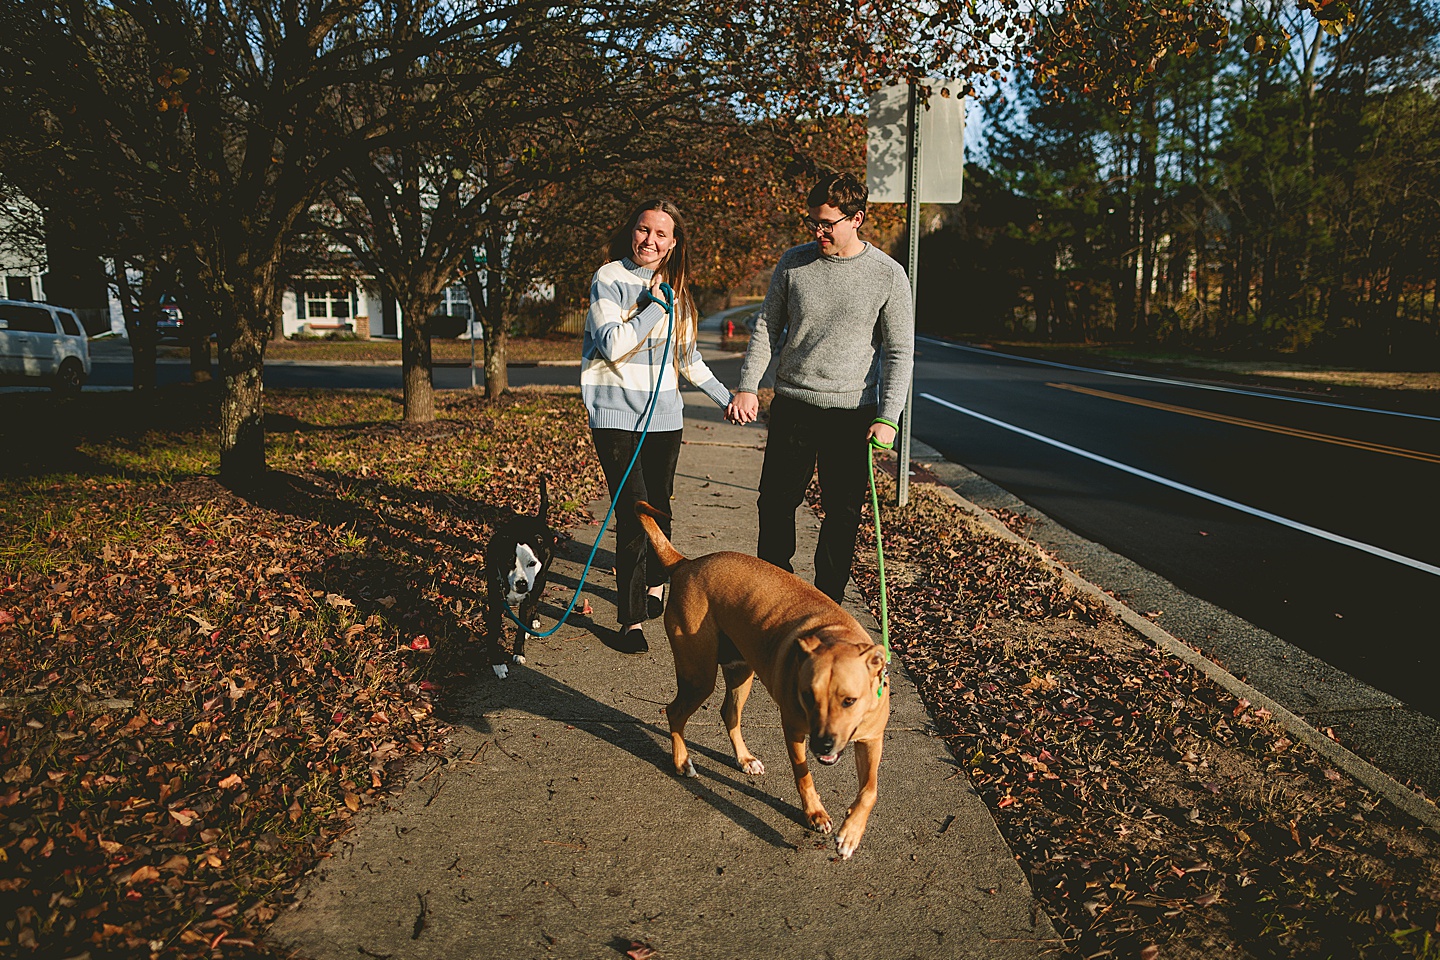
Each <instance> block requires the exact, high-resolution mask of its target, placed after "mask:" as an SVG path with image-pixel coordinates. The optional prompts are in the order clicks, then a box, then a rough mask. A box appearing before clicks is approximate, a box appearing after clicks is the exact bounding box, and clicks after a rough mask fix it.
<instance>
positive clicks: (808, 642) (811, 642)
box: [795, 633, 820, 654]
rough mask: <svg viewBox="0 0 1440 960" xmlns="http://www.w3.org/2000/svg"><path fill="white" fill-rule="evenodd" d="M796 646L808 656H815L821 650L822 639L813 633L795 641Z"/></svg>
mask: <svg viewBox="0 0 1440 960" xmlns="http://www.w3.org/2000/svg"><path fill="white" fill-rule="evenodd" d="M795 643H796V645H797V646H799V648H800V649H801V650H804V651H805V652H806V653H807V654H813V653H814V652H815V651H816V650H819V649H820V638H819V637H818V636H816V635H815V634H813V633H807V634H805V635H804V636H802V637H800V638H799V639H798V640H796V641H795Z"/></svg>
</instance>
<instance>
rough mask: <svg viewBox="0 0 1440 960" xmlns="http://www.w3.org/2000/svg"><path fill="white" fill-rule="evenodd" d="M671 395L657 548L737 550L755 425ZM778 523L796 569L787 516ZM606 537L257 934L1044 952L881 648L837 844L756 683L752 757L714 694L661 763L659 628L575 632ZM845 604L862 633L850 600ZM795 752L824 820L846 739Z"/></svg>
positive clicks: (541, 948)
mask: <svg viewBox="0 0 1440 960" xmlns="http://www.w3.org/2000/svg"><path fill="white" fill-rule="evenodd" d="M686 402H687V408H686V413H687V418H686V420H687V422H686V433H685V437H686V445H685V447H684V449H683V451H682V453H681V457H680V466H679V471H678V477H677V483H676V500H675V503H674V504H673V506H674V508H675V514H676V519H675V543H676V545H677V547H678V548H679V549H680V550H681V552H683V553H685V554H686V555H687V556H699V555H701V554H704V553H709V552H712V551H715V550H727V549H728V550H738V551H742V552H746V553H752V552H753V551H754V546H755V497H756V484H757V482H758V479H759V474H760V465H761V460H762V457H763V451H762V449H761V447H760V443H761V442H762V440H763V436H764V434H763V431H762V430H761V429H759V428H756V427H749V428H744V427H735V426H731V425H729V424H726V423H725V422H724V421H723V419H722V418H721V416H720V411H718V410H717V409H716V408H715V407H714V406H713V404H711V403H710V401H709V400H708V399H706V398H705V397H704V396H703V395H701V394H699V393H698V392H694V391H689V392H687V394H686ZM605 506H606V504H605V503H604V502H602V503H599V504H595V505H592V510H594V511H595V512H596V515H597V516H603V515H604V510H605ZM798 526H799V534H800V549H799V552H798V555H797V557H796V563H797V570H798V571H799V572H800V573H801V575H802V576H806V577H808V576H809V574H810V570H809V564H810V560H811V555H812V554H813V552H814V544H815V535H816V527H817V524H816V522H815V520H814V517H813V516H812V515H811V514H810V512H809V511H808V510H807V509H804V508H802V510H801V511H800V517H799V520H798ZM595 529H596V528H595V527H588V528H583V529H581V530H579V531H576V540H575V541H574V542H572V543H570V544H568V545H567V547H566V548H565V550H564V551H563V552H564V556H563V558H561V559H560V560H559V561H558V562H557V564H556V569H555V574H554V575H553V576H552V580H551V588H550V591H549V594H548V601H549V602H548V603H547V604H544V605H542V608H541V609H542V617H543V618H544V623H545V625H546V626H547V627H548V626H549V625H551V624H553V622H554V618H555V617H557V616H558V615H559V614H560V613H561V612H562V611H563V610H564V606H565V604H566V603H567V602H568V600H569V597H570V594H571V592H572V591H573V590H574V587H575V584H576V582H577V579H578V576H579V573H580V569H581V566H582V565H583V562H584V557H585V554H586V552H588V549H589V545H590V542H591V540H592V539H593V536H594V531H595ZM612 543H613V540H612V538H611V537H610V535H608V534H607V536H606V538H605V540H604V542H603V543H602V545H601V550H600V553H599V554H598V555H597V558H596V564H595V566H596V572H594V573H592V577H591V580H590V582H589V583H588V584H587V586H586V596H588V597H589V598H590V600H591V602H592V604H593V606H594V613H593V616H591V617H580V616H578V615H577V616H573V617H572V619H571V621H570V622H569V623H568V624H567V625H566V626H565V627H563V628H561V630H560V631H558V632H557V633H556V634H554V635H553V636H551V637H549V638H548V639H545V640H532V641H531V643H530V647H529V661H530V662H529V664H528V665H526V666H522V667H515V668H512V670H511V673H510V678H509V679H508V680H505V681H497V680H495V679H494V678H493V677H491V676H490V675H489V672H488V670H487V671H485V676H482V677H477V679H476V680H475V681H474V684H473V686H472V688H471V689H470V690H468V691H467V692H466V693H465V695H464V697H463V700H462V703H461V705H460V709H459V715H458V716H457V717H456V718H455V719H456V727H455V731H454V734H453V738H454V751H453V754H454V755H455V756H456V757H458V758H459V759H458V761H456V762H451V763H450V764H448V765H446V766H444V767H442V768H441V769H438V770H436V771H434V772H432V773H430V774H429V775H428V776H424V777H421V775H422V774H424V773H425V771H426V769H427V767H426V766H421V767H419V768H418V769H417V771H416V777H417V780H415V781H414V782H412V783H411V784H410V785H409V786H408V788H407V789H406V790H405V791H404V793H403V795H402V796H401V797H400V798H399V800H398V802H397V803H395V804H394V805H393V806H392V808H391V809H389V810H385V811H379V812H376V813H374V814H372V815H370V816H369V817H367V818H366V819H365V821H364V823H363V824H362V825H361V826H360V827H359V829H358V830H357V831H356V833H355V834H353V835H352V836H351V837H349V838H348V839H347V840H346V841H344V842H342V843H341V844H340V845H339V846H338V847H337V848H336V850H335V857H334V859H333V860H331V861H329V863H328V864H327V866H326V867H325V868H324V869H323V870H322V871H321V872H320V873H319V874H317V876H316V877H315V878H313V879H312V880H311V881H310V882H309V883H308V884H307V886H306V888H305V889H304V891H303V892H302V898H301V902H300V904H299V906H298V908H297V909H295V910H294V911H292V912H291V913H289V914H288V915H286V916H285V917H283V918H281V920H280V921H279V922H277V924H276V925H275V927H274V929H273V931H272V937H273V938H274V939H275V941H276V942H277V943H283V944H286V945H288V946H291V947H293V948H294V949H295V950H297V951H298V952H299V953H300V954H301V955H305V956H310V957H315V958H332V957H333V958H346V960H352V958H355V957H364V956H370V957H395V958H402V957H403V958H430V957H433V958H447V960H448V958H460V957H505V958H530V957H560V958H605V957H623V956H624V951H625V950H626V949H628V948H629V947H630V942H631V941H638V942H641V943H645V944H648V945H649V946H651V947H653V948H654V949H655V951H656V957H657V958H659V960H664V958H707V960H709V958H737V960H739V958H746V960H756V958H771V957H774V958H786V960H800V958H811V957H814V958H822V957H823V958H837V960H838V958H856V960H861V958H863V960H882V958H883V960H894V958H901V957H916V958H932V957H933V958H940V957H997V958H999V957H1004V958H1010V957H1035V956H1038V955H1040V954H1042V953H1044V952H1047V951H1053V950H1054V949H1055V948H1056V947H1057V946H1058V945H1059V942H1058V940H1057V939H1056V936H1055V933H1054V931H1053V930H1052V928H1051V926H1050V923H1049V920H1048V919H1047V918H1046V917H1045V915H1044V913H1043V911H1042V910H1041V908H1040V906H1039V904H1038V903H1037V902H1036V901H1035V899H1034V898H1033V896H1032V894H1031V891H1030V888H1029V885H1028V884H1027V882H1026V880H1025V877H1024V876H1023V874H1022V873H1021V871H1020V869H1019V867H1018V866H1017V864H1016V862H1015V859H1014V857H1013V855H1012V854H1011V852H1010V850H1009V849H1008V848H1007V847H1006V845H1005V843H1004V841H1003V839H1002V838H1001V836H1000V833H999V831H998V830H997V828H996V826H995V823H994V821H993V820H992V818H991V816H990V813H989V811H988V810H987V808H986V807H985V805H984V804H983V803H982V802H981V801H980V799H979V798H978V797H977V796H976V795H975V794H974V792H973V791H972V789H971V787H970V784H969V780H968V778H967V777H966V775H965V773H964V771H963V770H962V769H960V768H959V766H958V765H957V764H956V763H955V761H954V760H953V759H952V758H951V757H950V755H949V754H948V753H947V751H946V750H945V747H944V744H943V742H942V741H941V740H939V739H938V738H936V737H935V736H934V735H933V732H932V729H931V724H930V720H929V717H928V716H927V715H926V713H925V709H924V707H923V706H922V705H921V703H920V700H919V697H918V695H917V694H916V692H915V689H914V687H913V685H912V683H911V682H910V680H909V678H908V677H907V676H906V675H905V673H904V671H903V669H901V668H900V666H899V663H898V661H897V662H896V663H895V664H894V665H893V666H892V677H893V680H894V687H893V692H892V704H893V713H892V717H891V720H890V726H889V730H888V734H887V736H886V741H885V754H884V762H883V765H882V767H881V776H880V801H879V804H878V806H877V807H876V810H875V813H874V816H873V817H872V818H871V821H870V826H869V830H868V832H867V833H866V836H865V839H864V842H863V843H862V844H861V846H860V849H859V851H858V852H857V853H856V854H855V857H854V859H852V860H850V861H848V862H846V861H841V860H839V859H837V857H836V854H835V844H834V839H833V837H827V836H824V835H821V834H818V833H816V832H814V831H812V830H810V829H808V827H806V826H805V825H804V819H803V816H802V814H801V811H800V809H799V807H798V796H797V794H796V790H795V784H794V781H793V779H792V777H791V774H790V769H789V764H788V763H787V762H786V760H785V748H784V743H783V740H782V736H781V732H780V728H779V715H778V712H777V710H776V709H775V705H774V703H773V701H772V700H771V699H770V698H769V696H768V695H767V694H766V693H764V692H762V691H761V690H760V689H758V685H757V690H756V693H755V695H754V696H752V697H751V699H750V704H749V705H748V706H747V708H746V724H745V727H746V733H747V737H746V739H747V741H748V742H749V744H750V746H751V748H752V749H753V750H755V752H756V754H757V755H758V756H760V757H761V758H762V759H763V760H765V761H766V767H767V771H768V772H767V773H766V774H765V775H764V776H762V777H755V778H752V777H747V776H746V775H745V774H743V773H741V772H740V771H739V770H738V769H737V767H736V765H735V761H734V758H733V757H732V755H731V752H730V745H729V741H728V740H727V738H726V736H725V732H724V729H723V727H722V725H721V722H720V715H719V714H720V701H721V692H720V689H718V688H717V691H716V693H715V694H714V695H713V696H712V697H711V700H710V701H709V703H707V705H706V707H705V708H704V709H702V710H701V711H700V712H699V713H697V714H696V715H695V718H694V719H693V720H692V721H691V723H690V726H689V728H688V729H687V739H688V741H689V743H690V745H691V749H692V755H693V756H694V760H695V765H696V768H697V769H698V770H699V773H700V777H699V779H696V780H682V779H679V778H677V777H675V776H674V774H673V773H672V772H671V767H670V744H669V737H668V728H667V727H666V724H665V719H664V715H663V712H662V711H663V706H664V704H665V703H666V702H667V701H668V700H669V699H670V697H671V696H673V694H674V691H675V677H674V673H673V667H672V662H671V658H670V650H669V645H668V643H667V642H666V640H665V638H664V633H663V628H662V627H661V625H660V622H659V621H651V622H650V623H649V624H647V627H646V633H647V636H648V638H649V641H650V645H651V652H650V653H649V654H647V655H643V656H625V655H622V654H619V653H615V652H614V651H612V650H610V649H608V648H606V647H605V646H603V645H601V643H600V642H599V640H598V639H597V637H596V635H595V633H594V632H593V631H592V629H591V625H592V622H593V624H598V625H601V626H604V627H613V626H614V625H615V616H614V599H615V584H614V578H613V576H612V575H611V574H610V572H609V571H610V569H611V565H612V562H613V559H612V557H613V555H612V553H611V545H612ZM852 590H853V588H852ZM847 607H848V608H849V609H850V610H851V612H852V613H855V614H856V616H857V617H858V618H859V619H860V621H861V623H862V624H864V625H866V626H867V627H868V628H870V629H872V632H873V633H874V634H875V635H876V636H877V637H878V635H879V632H878V627H877V626H876V625H875V622H874V620H873V618H872V617H871V616H870V615H869V614H868V612H866V611H865V610H864V609H862V608H861V607H860V606H859V605H858V604H857V603H856V602H855V598H854V597H853V596H852V597H851V598H848V602H847ZM717 686H718V685H717ZM812 769H813V770H814V771H815V775H816V781H817V786H818V788H819V790H820V795H821V797H822V799H823V801H824V803H825V805H826V808H827V809H828V810H829V811H830V813H831V815H832V816H833V817H835V819H836V822H837V824H838V822H839V821H840V819H841V818H842V817H843V815H844V812H845V808H846V807H847V806H848V804H849V802H850V800H851V799H852V798H853V797H854V795H855V790H856V781H855V769H854V762H853V760H852V759H851V752H850V751H847V755H846V757H845V758H844V759H842V761H841V763H839V764H837V765H836V766H835V767H833V768H820V767H818V766H816V767H814V768H812Z"/></svg>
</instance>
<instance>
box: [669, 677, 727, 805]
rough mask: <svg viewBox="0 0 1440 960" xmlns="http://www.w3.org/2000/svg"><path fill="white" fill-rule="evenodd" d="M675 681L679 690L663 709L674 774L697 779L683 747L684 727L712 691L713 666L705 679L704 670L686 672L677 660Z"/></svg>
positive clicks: (713, 684) (687, 753)
mask: <svg viewBox="0 0 1440 960" xmlns="http://www.w3.org/2000/svg"><path fill="white" fill-rule="evenodd" d="M675 680H676V684H677V686H678V687H679V689H678V690H676V691H675V699H674V700H671V701H670V703H669V705H668V706H666V707H665V716H666V717H667V718H668V719H669V720H670V748H671V750H672V751H673V753H674V758H675V772H676V773H677V774H678V775H680V776H682V777H698V776H699V774H698V773H696V772H695V765H694V764H693V763H691V762H690V751H689V750H688V749H686V747H685V724H686V722H687V721H688V720H689V719H690V718H691V717H692V716H693V715H694V714H695V711H696V710H699V709H700V704H702V703H704V702H705V701H706V700H708V699H709V698H710V694H711V693H713V692H714V691H715V664H714V663H711V664H710V675H709V677H708V679H707V678H706V677H705V676H704V671H703V670H699V669H694V668H693V667H692V668H689V669H687V668H685V667H684V666H682V665H681V664H680V663H679V662H678V661H677V662H676V664H675Z"/></svg>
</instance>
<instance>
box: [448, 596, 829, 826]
mask: <svg viewBox="0 0 1440 960" xmlns="http://www.w3.org/2000/svg"><path fill="white" fill-rule="evenodd" d="M562 609H563V608H562ZM557 612H558V611H557ZM571 623H574V620H573V618H572V620H571ZM666 659H667V660H668V656H667V658H666ZM485 670H486V671H487V673H488V667H486V668H485ZM480 676H481V679H480V680H477V681H475V682H474V683H473V684H472V685H471V687H470V688H469V690H467V691H465V692H463V693H462V694H461V695H460V697H459V698H458V700H459V702H458V703H457V704H456V706H455V711H454V714H453V715H452V716H450V717H449V718H448V719H450V720H451V721H452V722H454V723H457V724H464V725H466V726H469V727H471V728H472V729H474V730H475V731H477V732H478V733H479V734H480V735H481V736H483V737H487V738H489V739H490V740H491V741H493V742H494V743H495V745H496V747H497V748H498V749H500V750H501V751H502V752H503V753H505V755H506V756H509V757H510V758H511V759H512V760H514V759H516V758H517V756H519V755H518V754H517V753H516V752H515V751H514V750H511V749H509V748H508V747H507V745H506V739H505V738H506V731H505V730H504V729H501V728H499V727H497V721H501V720H509V721H513V720H516V719H520V718H521V717H520V716H518V715H524V716H525V717H527V718H534V719H536V720H540V721H548V722H549V724H547V726H546V727H545V728H544V729H542V730H538V731H532V732H533V736H534V738H539V739H540V740H542V741H545V742H546V744H547V745H550V744H554V743H557V742H564V746H567V747H570V748H571V750H572V751H573V752H575V753H581V754H589V755H590V756H591V763H592V768H591V774H592V775H593V776H595V777H596V778H598V779H600V780H613V794H612V795H613V796H616V797H624V796H628V795H629V794H630V793H631V792H632V791H633V790H634V785H635V784H636V783H637V782H639V778H638V777H637V775H636V769H635V766H634V764H633V763H632V762H631V758H633V759H634V760H638V761H640V762H641V763H642V764H644V765H646V766H647V767H654V768H657V769H659V770H661V771H663V772H665V773H666V774H667V775H669V776H672V777H674V778H675V779H676V780H678V781H679V783H680V785H681V786H683V787H684V788H685V789H686V790H688V791H689V792H690V793H691V795H693V796H695V797H696V798H698V799H700V800H703V801H705V802H706V803H707V804H709V805H710V806H711V807H712V808H714V810H715V811H716V812H717V813H720V814H721V815H723V816H725V817H727V818H729V819H730V820H731V821H733V822H734V823H735V825H736V826H738V827H740V828H741V829H743V830H745V831H747V832H748V833H750V834H752V835H753V836H755V837H756V838H757V839H759V840H762V841H764V842H765V843H768V844H770V845H771V846H773V847H777V848H780V849H785V850H793V849H795V845H794V844H793V843H790V842H789V841H788V840H786V839H785V837H784V836H783V835H782V834H781V833H780V832H779V831H777V830H775V829H774V828H773V827H771V826H770V825H769V824H767V823H766V822H765V821H764V820H761V819H760V818H759V817H756V816H755V815H754V814H752V813H750V812H748V811H746V810H745V809H743V808H742V807H740V806H738V805H737V804H735V803H733V802H732V801H731V800H729V799H728V798H727V797H725V796H724V795H723V793H722V792H721V791H723V790H724V789H726V788H728V789H729V790H733V791H735V792H737V793H740V794H743V795H744V796H746V797H748V798H749V799H750V800H753V801H756V802H758V803H763V804H764V805H765V806H768V807H770V808H771V809H772V810H774V811H775V812H776V813H778V814H780V815H781V816H783V817H787V818H789V819H791V820H793V821H795V822H796V823H799V824H801V825H802V826H808V824H807V822H806V820H805V815H804V813H803V812H802V811H801V810H800V808H799V807H797V806H796V805H794V804H793V803H789V802H786V801H785V800H783V799H781V798H779V797H777V796H775V794H774V793H773V791H772V789H770V788H773V787H777V786H778V787H780V788H781V789H783V788H784V787H786V786H788V785H789V773H790V768H789V762H788V760H787V759H786V758H785V751H784V743H783V742H782V740H781V738H780V736H779V732H778V730H773V731H772V730H769V729H768V728H762V729H764V730H765V733H767V734H771V735H773V736H774V738H775V739H774V742H773V744H770V746H771V747H772V749H773V753H772V756H778V757H779V759H778V760H777V761H776V765H777V766H778V767H780V768H781V769H783V773H782V772H780V771H779V770H774V771H772V772H771V773H770V774H769V777H770V780H769V782H768V783H767V782H766V781H765V780H752V779H751V778H750V777H748V776H746V775H744V774H742V773H740V772H739V771H738V769H737V768H736V766H735V758H734V757H733V756H732V755H731V754H730V753H728V752H726V751H724V750H719V749H715V748H713V747H708V746H706V745H705V744H704V743H700V742H697V741H696V739H695V737H694V735H693V733H692V734H690V735H688V736H687V738H686V744H687V746H688V747H689V748H690V754H691V758H692V760H693V761H694V763H695V769H696V770H697V771H698V772H699V774H700V776H699V777H696V778H690V777H677V776H675V774H674V767H673V765H672V763H671V754H670V731H669V728H668V727H666V726H662V725H661V724H659V723H650V722H646V721H644V720H641V719H639V718H638V717H635V716H633V715H631V714H629V713H626V712H624V711H623V710H620V709H617V708H616V707H613V706H611V705H609V704H605V703H602V702H600V701H599V700H596V699H595V698H594V697H592V696H590V695H589V694H587V693H585V692H584V691H581V690H578V689H576V688H575V687H572V686H570V685H569V684H567V683H565V682H563V681H561V680H558V679H556V678H555V677H553V676H551V675H549V674H547V673H545V672H542V669H532V668H530V667H529V666H527V665H524V664H516V665H513V666H511V668H510V676H509V677H508V678H507V679H506V680H504V681H497V680H495V679H494V678H493V677H490V676H486V675H484V674H481V675H480ZM673 686H674V685H673V682H672V683H671V684H670V687H671V688H673ZM667 692H669V691H668V690H667ZM631 696H634V695H633V694H631ZM720 696H721V693H720V692H719V691H717V692H716V693H715V695H714V696H713V697H712V699H713V700H714V701H715V703H714V704H710V706H714V707H716V713H718V702H719V698H720ZM636 699H640V700H642V701H643V702H645V703H654V704H660V705H662V706H663V701H659V700H650V699H646V698H640V697H637V698H636ZM696 719H697V720H703V719H706V717H705V716H704V714H703V713H702V714H701V715H698V716H697V717H696ZM715 719H718V716H717V717H715ZM691 726H692V727H695V726H698V725H697V724H695V723H694V722H693V721H692V724H691ZM697 732H698V731H697ZM515 736H517V735H516V734H510V737H511V738H514V737H515ZM592 738H593V739H594V740H599V741H602V742H603V743H605V744H609V745H610V746H611V747H614V748H615V749H616V750H617V751H619V752H620V753H621V754H624V756H617V755H616V754H614V753H612V752H610V751H607V750H605V749H603V748H600V747H598V746H597V745H595V744H592V743H589V742H588V741H589V740H591V739H592ZM527 739H533V738H527ZM762 752H771V751H762ZM520 763H521V764H522V765H524V766H528V765H529V761H528V760H526V759H525V758H523V757H521V758H520ZM515 769H516V770H517V775H521V776H523V775H524V774H523V773H520V772H519V767H516V768H515Z"/></svg>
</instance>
